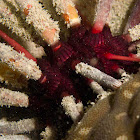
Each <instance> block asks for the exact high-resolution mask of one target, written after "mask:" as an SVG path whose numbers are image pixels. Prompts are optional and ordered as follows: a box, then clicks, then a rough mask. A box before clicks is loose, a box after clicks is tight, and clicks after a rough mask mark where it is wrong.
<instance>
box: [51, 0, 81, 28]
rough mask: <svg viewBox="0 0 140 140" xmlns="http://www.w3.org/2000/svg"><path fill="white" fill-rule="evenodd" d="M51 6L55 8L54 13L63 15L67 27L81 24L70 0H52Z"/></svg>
mask: <svg viewBox="0 0 140 140" xmlns="http://www.w3.org/2000/svg"><path fill="white" fill-rule="evenodd" d="M53 5H54V6H56V11H57V12H58V13H59V14H61V13H62V14H63V18H64V19H65V22H66V23H67V25H68V27H69V26H70V27H72V26H75V25H79V24H81V18H80V17H79V15H78V11H77V10H76V8H75V5H74V3H73V1H72V0H53Z"/></svg>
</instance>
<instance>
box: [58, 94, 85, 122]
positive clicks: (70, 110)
mask: <svg viewBox="0 0 140 140" xmlns="http://www.w3.org/2000/svg"><path fill="white" fill-rule="evenodd" d="M81 104H82V103H81ZM61 105H62V106H63V108H64V110H65V112H66V114H67V115H69V116H70V117H71V118H72V120H73V121H74V122H76V121H77V120H78V119H79V118H80V116H81V111H80V112H79V110H78V108H77V104H76V103H75V99H74V97H73V96H72V95H71V96H65V97H63V99H62V102H61ZM82 108H83V107H82ZM82 110H83V109H82Z"/></svg>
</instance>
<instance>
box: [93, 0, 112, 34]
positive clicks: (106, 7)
mask: <svg viewBox="0 0 140 140" xmlns="http://www.w3.org/2000/svg"><path fill="white" fill-rule="evenodd" d="M112 1H113V0H99V3H98V5H97V11H96V18H95V23H94V26H93V28H92V32H93V33H94V34H95V33H99V32H101V31H102V30H103V27H104V25H105V23H106V19H107V17H108V15H109V11H110V8H111V3H112Z"/></svg>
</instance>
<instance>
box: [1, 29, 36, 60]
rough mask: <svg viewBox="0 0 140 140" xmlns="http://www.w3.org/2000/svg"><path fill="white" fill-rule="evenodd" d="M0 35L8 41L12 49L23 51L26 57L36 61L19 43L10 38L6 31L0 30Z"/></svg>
mask: <svg viewBox="0 0 140 140" xmlns="http://www.w3.org/2000/svg"><path fill="white" fill-rule="evenodd" d="M0 36H1V37H2V38H3V39H4V40H5V41H7V42H8V43H9V45H11V46H12V47H14V49H15V50H16V51H17V52H19V53H24V54H25V56H26V57H27V58H28V59H32V60H33V61H37V60H36V59H35V58H34V57H33V56H32V55H31V54H30V53H29V52H28V51H27V50H26V49H24V48H23V47H22V46H21V45H20V44H18V43H17V42H16V41H15V40H14V39H12V38H10V37H9V36H8V35H7V34H6V33H4V32H3V31H1V30H0Z"/></svg>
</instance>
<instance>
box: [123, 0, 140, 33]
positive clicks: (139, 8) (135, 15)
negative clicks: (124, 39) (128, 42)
mask: <svg viewBox="0 0 140 140" xmlns="http://www.w3.org/2000/svg"><path fill="white" fill-rule="evenodd" d="M139 13H140V0H137V1H136V2H135V5H134V7H133V10H132V12H131V15H130V16H129V19H128V22H127V24H126V26H125V29H124V34H127V33H128V30H129V29H131V28H133V27H134V26H136V25H137V24H139V23H140V14H139Z"/></svg>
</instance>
